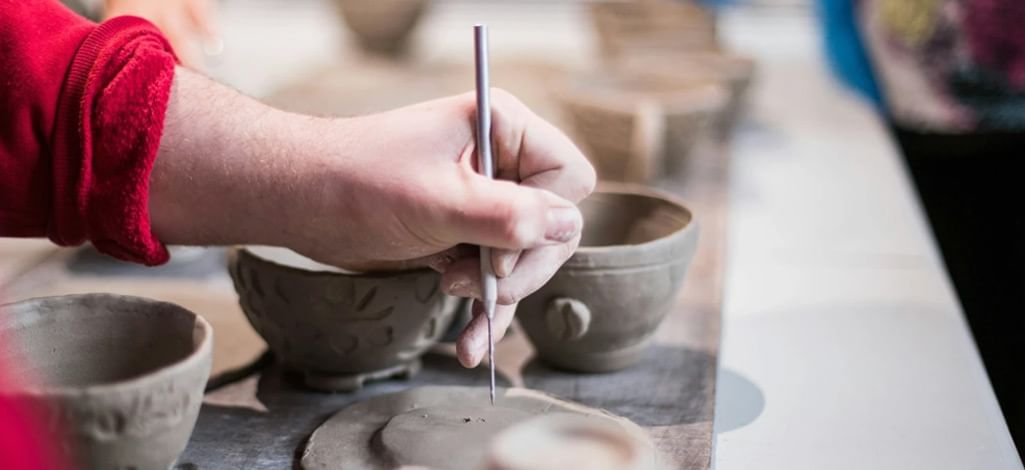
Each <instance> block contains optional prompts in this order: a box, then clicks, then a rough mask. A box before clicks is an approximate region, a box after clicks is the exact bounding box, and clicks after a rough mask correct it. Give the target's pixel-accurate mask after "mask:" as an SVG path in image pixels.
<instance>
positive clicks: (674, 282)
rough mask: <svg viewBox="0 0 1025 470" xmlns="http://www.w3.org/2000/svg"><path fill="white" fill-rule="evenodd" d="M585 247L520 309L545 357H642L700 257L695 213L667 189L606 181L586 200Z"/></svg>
mask: <svg viewBox="0 0 1025 470" xmlns="http://www.w3.org/2000/svg"><path fill="white" fill-rule="evenodd" d="M580 210H581V212H583V215H584V233H583V238H582V240H581V243H580V248H578V249H577V251H576V253H574V254H573V256H571V257H570V259H569V260H568V261H567V262H566V263H565V264H564V265H563V266H562V267H561V268H560V269H559V270H558V272H556V273H555V276H554V277H552V279H551V280H550V281H548V283H547V284H546V285H545V286H544V287H542V288H541V289H539V290H538V291H537V292H535V293H534V294H531V295H530V296H529V297H527V298H526V299H524V300H523V301H522V302H520V305H519V308H518V310H517V313H516V317H517V318H518V319H519V321H520V324H521V325H522V326H523V328H524V330H525V331H526V333H527V336H528V337H529V338H530V341H531V343H532V344H533V345H534V348H535V349H536V351H537V355H538V358H539V359H541V360H542V361H544V362H545V363H547V364H549V365H551V366H554V367H557V368H560V369H566V370H571V371H580V372H608V371H614V370H617V369H622V368H624V367H627V366H629V365H631V364H633V363H635V362H637V361H638V360H639V359H640V358H641V355H642V354H643V352H644V350H645V348H646V347H647V346H648V344H649V343H650V342H651V339H652V335H653V334H654V332H655V330H656V329H657V328H658V325H659V324H660V323H661V322H662V320H663V319H664V318H665V317H666V314H667V313H668V312H669V309H670V307H672V305H673V304H674V302H675V301H676V294H677V293H678V292H679V290H680V287H681V285H682V283H683V278H684V275H685V274H686V273H687V268H688V267H689V266H690V263H691V260H692V259H693V258H694V251H695V250H696V248H697V241H698V230H697V227H696V222H695V221H694V216H693V214H692V213H691V212H690V210H689V209H687V207H686V206H684V205H683V204H682V203H680V202H678V201H677V200H676V199H675V198H673V197H672V196H669V195H667V194H665V193H662V192H659V191H655V190H652V189H648V188H645V187H643V186H640V185H623V184H615V185H612V184H607V183H606V184H604V185H602V186H600V187H599V189H598V190H597V191H596V192H595V193H594V194H592V195H591V196H590V197H588V198H587V199H585V200H584V201H583V202H581V204H580Z"/></svg>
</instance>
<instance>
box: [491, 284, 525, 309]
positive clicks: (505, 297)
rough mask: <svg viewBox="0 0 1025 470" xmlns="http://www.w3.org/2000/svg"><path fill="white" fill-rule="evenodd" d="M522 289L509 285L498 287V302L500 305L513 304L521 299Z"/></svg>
mask: <svg viewBox="0 0 1025 470" xmlns="http://www.w3.org/2000/svg"><path fill="white" fill-rule="evenodd" d="M523 297H524V295H523V292H522V289H518V288H516V287H513V286H510V287H508V288H506V289H499V291H498V299H497V300H498V303H499V304H502V305H513V304H515V303H518V302H519V301H520V300H523Z"/></svg>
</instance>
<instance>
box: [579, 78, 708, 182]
mask: <svg viewBox="0 0 1025 470" xmlns="http://www.w3.org/2000/svg"><path fill="white" fill-rule="evenodd" d="M559 99H560V102H561V104H562V107H563V111H564V112H565V115H566V116H567V118H568V119H569V120H570V122H571V123H572V127H573V131H574V135H575V136H576V138H577V140H578V142H579V143H580V144H581V146H582V147H584V149H585V150H586V153H587V155H588V157H589V158H590V159H591V162H592V163H593V164H594V166H595V169H596V171H597V172H598V177H599V178H600V179H602V180H605V181H622V182H631V183H646V182H650V181H652V180H654V179H657V178H659V177H662V176H665V175H667V174H672V173H676V172H678V171H680V170H681V169H682V168H683V167H684V162H685V161H686V159H687V156H688V154H689V153H690V150H691V149H692V147H693V146H694V144H695V143H697V142H698V141H699V139H700V138H701V136H702V135H703V134H702V133H703V131H704V130H706V129H707V128H709V125H710V124H712V123H713V122H715V120H716V119H717V116H718V115H719V114H720V113H721V112H722V110H723V109H724V108H725V106H726V104H727V99H728V95H727V92H726V90H725V89H724V88H723V87H722V86H721V85H719V84H718V82H715V81H713V80H708V79H703V78H693V77H687V76H685V75H682V74H679V73H676V72H673V71H668V70H664V69H662V70H655V69H648V70H632V69H617V70H601V71H596V72H591V73H587V74H584V75H581V76H578V77H576V78H573V79H570V80H568V81H566V82H565V83H564V85H563V86H562V87H561V89H560V92H559Z"/></svg>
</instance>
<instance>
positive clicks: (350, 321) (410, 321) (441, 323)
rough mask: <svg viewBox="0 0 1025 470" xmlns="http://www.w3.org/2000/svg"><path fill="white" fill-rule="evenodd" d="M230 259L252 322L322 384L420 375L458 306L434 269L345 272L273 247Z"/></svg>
mask: <svg viewBox="0 0 1025 470" xmlns="http://www.w3.org/2000/svg"><path fill="white" fill-rule="evenodd" d="M228 263H229V272H230V274H231V278H232V280H233V281H234V283H235V290H236V291H237V292H238V294H239V303H240V304H241V305H242V310H243V311H244V312H245V314H246V317H247V318H248V319H249V322H250V323H251V324H252V325H253V328H255V329H256V331H257V333H259V334H260V336H262V337H263V339H264V340H265V341H267V344H268V345H269V346H270V348H271V350H272V351H274V354H275V355H276V356H277V357H278V358H279V359H280V360H281V361H282V362H284V364H285V365H286V366H287V367H288V368H289V369H292V370H294V371H297V372H301V373H302V374H303V377H304V382H305V384H306V385H307V386H309V387H311V388H314V389H319V390H325V391H352V390H356V389H359V388H360V387H362V386H363V383H364V382H365V381H366V380H375V379H384V378H389V377H394V376H404V377H408V376H410V375H412V374H414V373H416V372H417V371H418V370H419V367H420V359H419V358H420V356H421V355H423V353H424V352H426V351H427V349H428V348H429V347H431V346H432V345H434V344H435V343H437V342H438V339H439V338H441V336H442V335H444V334H445V332H446V330H447V329H448V327H449V324H450V323H451V322H452V318H453V316H454V314H455V312H456V311H457V310H458V306H459V301H458V299H456V298H454V297H450V296H448V295H445V294H444V293H442V292H441V290H440V289H439V288H438V281H439V276H440V274H438V273H437V272H435V271H432V270H430V269H416V270H409V271H399V272H383V273H364V274H356V273H347V272H343V271H341V270H338V269H336V268H333V267H330V266H326V265H322V264H319V263H316V262H314V261H312V260H309V259H308V258H304V257H302V256H299V255H297V254H295V253H294V252H292V251H290V250H286V249H283V248H270V247H246V248H236V249H234V250H232V252H231V253H229V261H228Z"/></svg>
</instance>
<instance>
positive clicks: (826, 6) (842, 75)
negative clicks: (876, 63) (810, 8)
mask: <svg viewBox="0 0 1025 470" xmlns="http://www.w3.org/2000/svg"><path fill="white" fill-rule="evenodd" d="M856 1H857V0H817V1H816V4H817V6H818V17H819V20H820V22H821V25H822V34H823V38H824V39H825V45H824V46H825V47H824V49H825V52H826V60H827V62H828V63H829V66H830V68H831V69H832V70H833V73H834V74H836V75H837V77H839V79H840V81H842V82H843V83H844V84H846V85H847V86H849V87H851V88H853V89H854V90H856V91H858V92H859V93H860V94H861V95H863V96H865V97H866V98H868V99H869V100H871V101H872V102H873V103H874V104H875V105H876V106H877V107H879V108H882V107H883V95H882V92H881V91H880V90H879V85H878V84H877V83H876V80H875V74H873V72H872V63H871V62H869V60H868V55H867V54H866V52H865V46H864V43H863V42H862V41H861V30H860V29H858V24H857V12H856V11H855V7H856V6H855V2H856Z"/></svg>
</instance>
